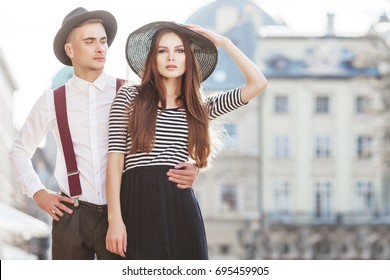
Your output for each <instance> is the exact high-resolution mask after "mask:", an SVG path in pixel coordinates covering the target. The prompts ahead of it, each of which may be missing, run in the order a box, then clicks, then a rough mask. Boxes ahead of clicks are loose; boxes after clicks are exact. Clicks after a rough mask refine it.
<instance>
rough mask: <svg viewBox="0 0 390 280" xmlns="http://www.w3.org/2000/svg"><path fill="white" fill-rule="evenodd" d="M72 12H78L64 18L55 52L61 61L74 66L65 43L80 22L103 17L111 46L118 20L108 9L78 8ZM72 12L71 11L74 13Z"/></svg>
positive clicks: (54, 45) (56, 40) (55, 43)
mask: <svg viewBox="0 0 390 280" xmlns="http://www.w3.org/2000/svg"><path fill="white" fill-rule="evenodd" d="M72 12H76V14H75V15H74V16H70V18H69V19H68V20H66V18H65V20H64V22H63V24H62V26H61V28H60V30H58V32H57V34H56V36H55V38H54V42H53V49H54V54H55V56H56V57H57V58H58V60H59V61H60V62H62V63H63V64H65V65H68V66H72V61H71V60H70V58H69V56H68V55H67V54H66V52H65V49H64V45H65V42H66V38H67V37H68V35H69V33H70V32H71V31H72V29H74V28H75V27H76V26H77V25H78V24H80V23H82V22H84V21H86V20H88V19H101V20H102V21H103V26H104V29H105V31H106V34H107V44H108V46H110V45H111V44H112V42H113V41H114V38H115V35H116V32H117V22H116V19H115V17H114V16H113V15H112V14H111V13H109V12H106V11H103V10H97V11H87V10H85V9H84V8H77V9H75V10H74V11H72ZM72 12H71V13H72ZM68 16H69V15H68Z"/></svg>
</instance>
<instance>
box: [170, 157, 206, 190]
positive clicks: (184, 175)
mask: <svg viewBox="0 0 390 280" xmlns="http://www.w3.org/2000/svg"><path fill="white" fill-rule="evenodd" d="M198 174H199V169H198V168H197V167H196V166H195V165H193V164H191V163H187V162H182V163H179V164H177V165H176V166H175V168H172V169H169V170H168V173H167V175H168V177H169V178H168V179H169V181H171V182H174V183H176V184H177V187H178V188H180V189H188V188H191V187H192V184H193V183H194V181H195V179H196V177H198Z"/></svg>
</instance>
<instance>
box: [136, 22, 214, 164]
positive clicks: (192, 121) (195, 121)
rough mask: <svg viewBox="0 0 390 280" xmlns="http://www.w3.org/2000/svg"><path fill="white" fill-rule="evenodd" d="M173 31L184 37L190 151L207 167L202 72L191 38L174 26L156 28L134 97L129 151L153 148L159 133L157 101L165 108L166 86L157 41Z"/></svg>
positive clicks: (208, 147) (184, 98)
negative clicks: (170, 27) (158, 60)
mask: <svg viewBox="0 0 390 280" xmlns="http://www.w3.org/2000/svg"><path fill="white" fill-rule="evenodd" d="M170 32H173V33H175V34H176V35H177V36H179V38H180V39H181V40H182V42H183V45H184V53H185V57H186V69H185V73H184V74H183V76H182V80H181V94H182V95H181V100H182V106H183V107H184V108H185V110H186V115H187V122H188V153H189V155H190V157H191V158H192V159H193V160H194V161H195V163H196V165H197V166H198V167H199V168H202V167H206V166H207V163H208V157H209V155H210V153H211V141H210V135H209V116H208V113H207V111H206V108H205V104H204V102H203V97H202V94H201V92H200V72H199V67H198V63H197V61H196V59H195V56H194V53H193V48H192V45H191V42H190V41H189V40H188V39H187V38H185V37H184V36H181V35H180V33H177V32H175V31H174V30H171V29H161V30H160V31H158V32H156V34H155V35H154V38H153V40H152V43H151V47H150V51H149V54H148V57H147V60H146V63H145V71H144V74H143V77H142V81H141V84H140V85H139V86H137V89H138V92H139V94H138V96H137V98H136V99H135V101H134V107H133V112H132V115H131V116H130V120H129V132H130V135H131V137H132V145H131V148H130V153H136V152H137V151H138V150H140V151H143V152H150V151H151V150H152V148H153V145H154V141H155V137H156V135H155V133H156V120H157V109H158V103H159V101H160V102H161V107H162V110H164V109H165V108H166V89H165V85H164V83H163V81H162V79H161V75H160V74H159V72H158V70H157V63H156V60H157V54H158V43H159V41H160V39H161V37H162V36H163V35H164V34H167V33H170Z"/></svg>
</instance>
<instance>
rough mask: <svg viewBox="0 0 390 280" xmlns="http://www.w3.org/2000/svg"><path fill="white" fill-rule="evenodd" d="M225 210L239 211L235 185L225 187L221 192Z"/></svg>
mask: <svg viewBox="0 0 390 280" xmlns="http://www.w3.org/2000/svg"><path fill="white" fill-rule="evenodd" d="M221 197H222V208H223V210H228V211H235V210H237V188H236V186H233V185H224V186H222V190H221Z"/></svg>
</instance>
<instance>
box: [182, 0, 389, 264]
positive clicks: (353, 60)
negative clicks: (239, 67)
mask: <svg viewBox="0 0 390 280" xmlns="http://www.w3.org/2000/svg"><path fill="white" fill-rule="evenodd" d="M200 12H202V13H203V14H204V13H206V14H208V16H207V17H204V18H207V19H206V21H205V22H203V21H202V19H201V18H200V17H199V18H198V13H200ZM226 18H231V19H232V20H231V21H229V22H228V24H227V23H226ZM235 19H236V20H235ZM196 20H198V21H196ZM328 20H329V24H328V28H327V30H324V34H320V35H318V36H302V35H299V34H292V33H291V32H289V30H288V28H287V26H285V24H284V23H283V22H280V21H277V20H273V19H272V17H271V16H270V15H268V14H266V12H265V11H264V10H262V9H261V7H259V6H258V5H257V4H256V3H255V2H254V1H234V0H218V1H214V2H212V3H211V4H209V5H208V6H206V7H204V8H203V9H201V10H200V11H199V12H196V13H195V14H194V15H193V16H192V17H190V19H189V20H188V21H189V22H194V23H197V24H200V25H203V26H206V27H208V28H212V29H214V30H216V31H217V32H219V33H222V34H225V35H226V36H228V37H229V38H230V39H231V40H232V41H234V42H235V43H236V45H238V46H239V47H240V48H241V49H242V50H243V51H244V52H245V53H246V54H247V55H248V56H249V57H251V58H252V60H253V61H254V62H255V63H256V64H258V65H259V67H260V68H261V69H262V70H263V71H264V73H265V75H266V77H267V79H268V82H269V85H268V88H267V90H266V92H265V93H264V94H263V95H262V96H261V97H260V98H258V99H257V100H255V101H251V102H250V103H249V104H248V105H247V106H246V108H245V109H240V110H238V111H236V112H234V113H232V114H230V115H227V116H225V117H224V118H223V119H221V120H220V123H219V124H217V125H219V126H223V127H224V129H225V131H226V132H227V134H228V135H229V136H230V138H229V139H227V140H226V141H225V144H226V148H225V150H224V151H222V152H221V153H220V154H219V155H218V157H217V158H216V159H215V161H214V166H213V167H212V168H210V170H208V171H206V172H203V173H202V174H201V176H199V178H198V179H197V182H196V186H195V190H196V193H197V195H198V198H199V201H200V205H201V209H202V211H203V215H204V219H205V224H206V231H207V235H208V241H209V248H210V257H211V258H213V259H225V258H226V259H238V258H258V259H346V258H347V259H388V258H390V239H389V237H390V235H389V234H388V229H389V228H390V226H389V221H390V219H389V218H390V216H389V211H388V210H389V202H390V200H389V198H390V197H389V186H388V183H386V182H387V181H386V169H385V168H384V166H383V164H382V161H383V158H382V156H381V155H382V153H381V150H382V149H383V145H382V130H381V128H382V126H383V123H384V120H383V118H382V116H381V114H380V113H379V112H380V110H381V107H382V104H381V86H380V85H381V83H382V78H383V73H382V72H381V67H379V65H380V64H381V62H383V61H381V59H380V58H379V57H378V56H377V55H376V53H377V52H380V51H382V50H383V40H382V39H381V38H380V37H378V36H376V35H373V34H367V35H363V36H356V37H352V36H351V37H345V36H338V35H336V34H334V32H333V16H332V15H329V18H328ZM248 26H250V28H249V27H248ZM241 28H242V29H241ZM245 30H249V32H244V31H245ZM248 37H249V38H248ZM247 44H252V46H254V49H252V48H251V47H248V46H247ZM242 46H246V47H244V48H243V47H242ZM220 59H221V60H222V63H221V65H219V66H220V68H218V66H217V70H216V72H215V73H214V74H213V75H214V76H211V78H210V79H209V81H208V84H206V89H208V90H210V92H211V93H212V92H215V91H217V90H224V89H226V87H225V86H226V84H227V88H231V87H234V86H239V85H240V83H241V82H242V80H241V77H239V76H238V77H237V74H236V70H232V71H231V69H232V68H231V67H227V65H228V64H227V63H225V62H224V59H225V57H224V56H223V55H220ZM224 77H225V78H226V80H225V81H229V82H227V83H224V79H223V78H224Z"/></svg>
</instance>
